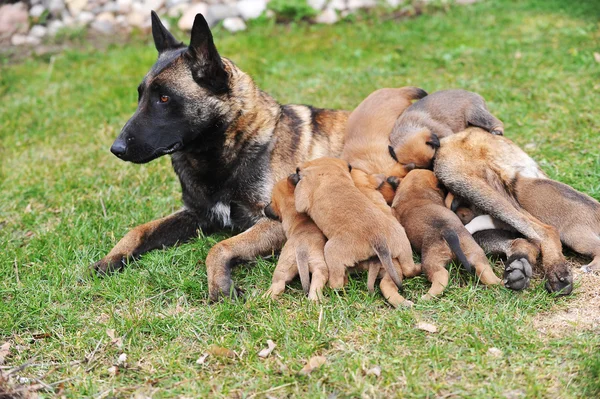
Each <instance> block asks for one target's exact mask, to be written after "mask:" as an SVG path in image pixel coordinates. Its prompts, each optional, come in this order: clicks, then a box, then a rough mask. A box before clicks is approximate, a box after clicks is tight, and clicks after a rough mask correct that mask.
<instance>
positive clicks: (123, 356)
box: [117, 353, 127, 366]
mask: <svg viewBox="0 0 600 399" xmlns="http://www.w3.org/2000/svg"><path fill="white" fill-rule="evenodd" d="M126 362H127V353H121V355H119V358H118V359H117V365H118V366H124V365H125V363H126Z"/></svg>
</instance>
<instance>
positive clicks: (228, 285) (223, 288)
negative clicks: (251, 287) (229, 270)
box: [208, 279, 244, 302]
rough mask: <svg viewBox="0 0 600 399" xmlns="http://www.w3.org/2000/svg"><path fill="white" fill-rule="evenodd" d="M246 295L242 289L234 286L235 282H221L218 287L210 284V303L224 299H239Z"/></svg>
mask: <svg viewBox="0 0 600 399" xmlns="http://www.w3.org/2000/svg"><path fill="white" fill-rule="evenodd" d="M243 294H244V291H242V290H241V289H240V288H237V287H236V286H235V285H233V280H231V279H227V281H225V280H224V281H221V282H220V283H219V284H218V285H214V284H209V289H208V298H209V300H210V302H217V301H219V300H220V299H222V298H230V299H238V298H240V297H241V296H242V295H243Z"/></svg>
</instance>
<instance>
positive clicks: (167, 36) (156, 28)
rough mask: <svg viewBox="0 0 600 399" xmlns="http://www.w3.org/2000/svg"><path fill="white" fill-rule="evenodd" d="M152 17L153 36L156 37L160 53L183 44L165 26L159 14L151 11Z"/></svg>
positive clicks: (155, 40) (157, 48)
mask: <svg viewBox="0 0 600 399" xmlns="http://www.w3.org/2000/svg"><path fill="white" fill-rule="evenodd" d="M150 17H151V18H152V37H153V38H154V46H155V47H156V50H158V53H159V54H160V53H162V52H163V51H166V50H172V49H176V48H179V47H182V46H183V43H182V42H180V41H178V40H177V39H175V37H174V36H173V35H172V34H171V32H169V31H168V30H167V28H165V26H164V25H163V23H162V22H161V20H160V18H158V15H157V14H156V13H155V12H154V11H151V12H150Z"/></svg>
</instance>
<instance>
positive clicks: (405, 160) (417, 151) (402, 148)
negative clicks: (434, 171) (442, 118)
mask: <svg viewBox="0 0 600 399" xmlns="http://www.w3.org/2000/svg"><path fill="white" fill-rule="evenodd" d="M438 148H440V139H439V138H438V136H437V135H436V134H435V133H432V132H431V131H430V130H429V129H425V130H422V131H420V132H418V133H416V134H413V135H411V136H410V137H408V138H407V139H406V140H403V141H402V142H401V143H400V144H399V145H397V146H396V147H392V146H389V150H390V155H391V156H392V158H394V159H395V160H396V162H398V163H399V164H401V165H404V167H405V168H407V173H408V172H409V171H410V170H411V169H415V168H418V169H429V168H431V164H432V161H433V157H434V156H435V152H436V151H437V149H438ZM400 177H401V176H400Z"/></svg>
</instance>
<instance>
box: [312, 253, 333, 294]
mask: <svg viewBox="0 0 600 399" xmlns="http://www.w3.org/2000/svg"><path fill="white" fill-rule="evenodd" d="M309 264H310V271H311V272H312V276H311V281H310V291H309V292H308V299H310V300H311V301H317V302H318V301H320V300H321V298H323V288H324V287H325V284H326V283H327V279H328V276H329V271H328V270H327V264H326V263H325V259H324V258H323V254H319V255H315V254H313V255H311V257H310V261H309Z"/></svg>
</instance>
